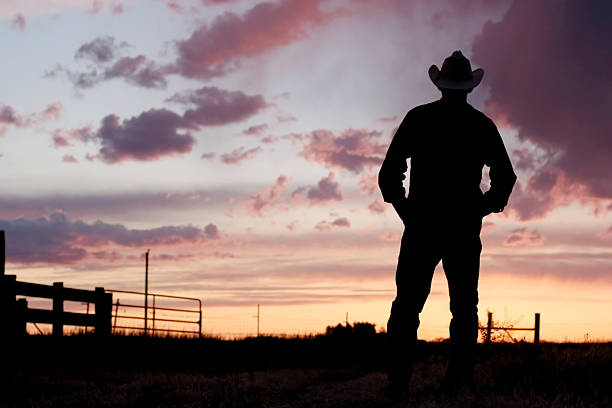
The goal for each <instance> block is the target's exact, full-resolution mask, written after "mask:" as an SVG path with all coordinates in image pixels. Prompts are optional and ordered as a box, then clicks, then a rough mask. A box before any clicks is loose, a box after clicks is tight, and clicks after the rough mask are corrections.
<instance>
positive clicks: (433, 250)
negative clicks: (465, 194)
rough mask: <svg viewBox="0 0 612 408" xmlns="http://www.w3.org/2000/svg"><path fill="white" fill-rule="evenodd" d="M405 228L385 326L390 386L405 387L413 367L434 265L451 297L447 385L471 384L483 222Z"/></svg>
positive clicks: (419, 222)
mask: <svg viewBox="0 0 612 408" xmlns="http://www.w3.org/2000/svg"><path fill="white" fill-rule="evenodd" d="M424 218H426V217H422V218H421V219H416V217H411V219H410V220H408V222H407V223H406V224H407V225H406V229H405V230H404V234H403V236H402V243H401V248H400V253H399V257H398V262H397V271H396V274H395V283H396V286H397V296H396V298H395V300H394V301H393V303H392V306H391V316H390V317H389V322H388V323H387V333H388V337H389V347H390V352H391V356H390V364H389V367H388V370H389V372H388V373H389V380H390V381H395V380H398V381H402V380H403V381H409V380H410V377H411V374H412V365H413V362H414V357H415V352H416V343H417V329H418V327H419V323H420V321H419V313H421V311H422V310H423V306H424V305H425V301H426V300H427V296H428V295H429V292H430V290H431V281H432V278H433V274H434V269H435V268H436V265H437V264H438V263H439V262H440V261H442V265H443V267H444V273H445V274H446V279H447V281H448V290H449V295H450V310H451V313H452V316H453V317H452V320H451V322H450V355H449V364H448V367H447V373H446V380H448V381H451V382H471V381H472V379H473V371H474V362H473V356H474V349H475V344H476V342H477V339H478V309H477V305H478V274H479V267H480V252H481V249H482V244H481V241H480V229H481V225H482V219H481V218H479V217H469V218H471V219H463V220H460V221H457V220H452V221H449V220H443V219H441V220H438V221H428V220H424Z"/></svg>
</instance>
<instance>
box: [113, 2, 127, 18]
mask: <svg viewBox="0 0 612 408" xmlns="http://www.w3.org/2000/svg"><path fill="white" fill-rule="evenodd" d="M124 11H125V9H124V7H123V4H121V3H114V4H112V5H111V14H112V15H113V16H118V15H120V14H123V12H124Z"/></svg>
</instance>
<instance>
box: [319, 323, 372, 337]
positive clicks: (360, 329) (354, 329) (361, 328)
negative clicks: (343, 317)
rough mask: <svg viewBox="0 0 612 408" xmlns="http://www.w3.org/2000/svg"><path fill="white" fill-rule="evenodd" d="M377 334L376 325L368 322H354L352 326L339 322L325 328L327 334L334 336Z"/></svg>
mask: <svg viewBox="0 0 612 408" xmlns="http://www.w3.org/2000/svg"><path fill="white" fill-rule="evenodd" d="M375 334H376V325H375V324H373V323H368V322H353V325H352V326H351V325H350V324H346V325H342V324H340V323H338V324H337V325H336V326H327V327H326V329H325V335H326V336H332V337H342V338H348V337H351V336H355V337H367V336H373V335H375Z"/></svg>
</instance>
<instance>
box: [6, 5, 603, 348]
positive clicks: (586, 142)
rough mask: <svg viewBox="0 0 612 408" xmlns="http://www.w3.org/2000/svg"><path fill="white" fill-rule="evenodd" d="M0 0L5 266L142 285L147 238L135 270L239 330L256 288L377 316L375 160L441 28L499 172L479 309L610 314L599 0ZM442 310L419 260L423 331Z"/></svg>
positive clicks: (380, 274)
mask: <svg viewBox="0 0 612 408" xmlns="http://www.w3.org/2000/svg"><path fill="white" fill-rule="evenodd" d="M0 18H1V19H2V23H1V24H0V34H1V36H2V38H3V41H2V44H3V47H2V48H3V50H2V51H3V53H4V57H3V58H2V65H1V72H2V74H3V75H2V80H0V168H1V171H0V177H1V182H0V186H1V194H0V229H3V230H5V231H6V240H7V273H10V274H16V275H17V279H18V280H23V281H30V282H38V283H45V284H51V283H52V282H55V281H63V282H64V284H65V285H66V286H70V287H79V288H85V289H93V288H94V287H95V286H104V287H105V288H111V289H126V290H143V289H144V255H143V254H144V252H145V251H146V250H147V248H150V249H151V267H150V289H151V290H152V291H154V292H158V293H167V294H175V295H184V296H193V297H197V298H200V299H202V300H203V302H204V315H205V319H204V330H205V333H208V334H219V335H232V334H253V333H254V332H255V329H256V321H255V319H254V318H253V315H254V314H255V313H256V310H257V304H261V329H262V331H263V332H266V333H292V334H295V333H300V334H304V333H310V332H316V331H322V330H324V329H325V326H326V325H329V324H334V325H335V324H337V323H338V322H343V321H344V320H345V314H346V313H347V312H348V313H349V321H351V322H352V321H369V322H372V323H376V325H377V327H378V328H383V327H384V326H385V324H386V319H387V317H388V313H389V309H390V305H391V301H392V300H393V298H394V296H395V284H394V275H395V265H396V261H397V254H398V251H399V241H400V236H401V233H402V228H403V226H402V223H401V221H400V220H399V218H398V217H397V215H396V214H395V212H394V211H393V208H392V207H391V205H389V204H386V203H384V202H383V201H382V197H381V195H380V191H379V189H378V186H377V183H376V176H377V173H378V169H379V167H380V164H381V163H382V159H383V157H384V154H385V153H386V149H387V146H388V144H389V142H390V140H391V137H392V136H393V134H394V131H395V129H396V127H397V126H398V125H399V123H400V122H401V120H402V118H403V116H404V115H405V113H406V112H407V111H408V110H409V109H411V108H412V107H414V106H416V105H419V104H423V103H427V102H430V101H432V100H435V99H438V98H439V96H440V94H439V92H438V91H437V89H436V88H435V87H434V85H433V84H432V83H431V81H430V80H429V77H428V75H427V69H428V68H429V66H430V65H431V64H437V65H438V66H440V64H441V62H442V61H443V59H444V58H445V57H446V56H448V55H450V53H451V52H452V51H453V50H456V49H459V50H462V52H463V53H464V54H465V55H466V56H468V57H469V58H470V59H471V62H472V66H473V68H477V67H482V68H483V69H484V71H485V75H484V79H483V81H482V84H481V85H480V86H479V87H478V88H476V89H475V90H474V92H472V93H471V94H470V96H469V101H470V103H471V104H472V105H474V106H475V107H476V108H478V109H481V110H483V111H484V112H485V113H486V114H487V115H488V116H490V117H491V118H492V119H493V120H494V121H495V122H496V124H497V126H498V128H499V130H500V132H501V134H502V136H503V139H504V142H505V144H506V148H507V150H508V153H509V155H510V157H511V160H512V162H513V165H514V167H515V170H516V172H517V175H518V182H517V184H516V186H515V188H514V191H513V194H512V196H511V197H510V202H509V205H508V207H506V210H505V211H504V213H503V214H496V215H490V216H488V217H486V219H485V220H484V226H483V232H482V241H483V252H482V257H481V272H480V276H481V279H480V288H479V289H480V291H479V293H480V304H479V310H480V312H479V317H480V320H481V322H485V321H486V312H487V310H490V311H493V312H494V313H495V316H496V319H498V320H504V319H508V320H511V321H513V322H515V323H516V325H517V326H525V327H527V326H532V325H533V314H534V313H535V312H540V313H541V314H542V338H543V339H544V340H554V341H563V340H579V341H582V340H584V339H585V338H586V335H587V334H588V338H589V339H607V340H609V339H611V338H612V316H611V315H610V313H609V311H610V310H612V137H611V135H610V129H612V115H611V114H610V110H611V107H612V72H611V70H610V67H612V51H611V50H612V48H610V40H612V4H611V3H610V2H608V1H605V0H601V1H589V2H582V1H570V0H566V1H552V0H550V1H541V2H530V1H518V0H514V1H512V0H503V1H487V0H466V1H451V0H447V1H440V2H426V1H416V0H414V1H410V0H269V1H264V0H262V1H259V0H95V1H92V0H3V1H2V2H1V3H0ZM431 165H432V166H435V163H432V164H431ZM485 173H486V169H485ZM485 179H486V177H485ZM483 188H486V183H483ZM449 211H452V208H449ZM458 216H460V214H458ZM449 319H450V312H449V311H448V290H447V287H446V280H445V278H444V275H443V272H442V269H441V266H439V267H438V270H437V271H436V275H435V277H434V283H433V287H432V293H431V295H430V298H429V300H428V303H427V305H426V306H425V310H424V312H423V315H422V319H421V321H422V324H421V329H420V337H422V338H425V339H433V338H439V337H447V336H448V320H449ZM517 336H518V337H519V338H520V337H522V336H523V334H518V335H517ZM525 336H526V338H527V339H529V340H531V335H529V334H525Z"/></svg>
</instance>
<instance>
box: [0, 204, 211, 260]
mask: <svg viewBox="0 0 612 408" xmlns="http://www.w3.org/2000/svg"><path fill="white" fill-rule="evenodd" d="M0 229H2V230H4V231H6V234H7V238H8V239H7V243H6V245H7V251H6V253H7V258H8V260H9V261H10V262H19V263H26V264H29V263H45V264H71V263H74V262H78V261H81V260H83V259H84V258H85V257H87V255H88V249H91V248H96V247H100V246H104V245H109V244H115V245H119V246H124V247H151V246H172V245H178V244H182V243H204V242H208V241H211V240H216V239H218V238H219V230H218V228H217V227H216V226H215V225H214V224H208V225H207V226H206V227H204V228H198V227H195V226H164V227H158V228H151V229H128V228H126V227H124V226H123V225H121V224H108V223H105V222H102V221H96V222H94V223H92V224H88V223H85V222H83V221H70V220H69V219H68V218H67V217H66V216H65V215H64V214H63V213H58V212H56V213H53V214H51V215H50V216H49V217H41V218H37V219H24V218H18V219H15V220H0ZM94 256H95V255H94Z"/></svg>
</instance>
